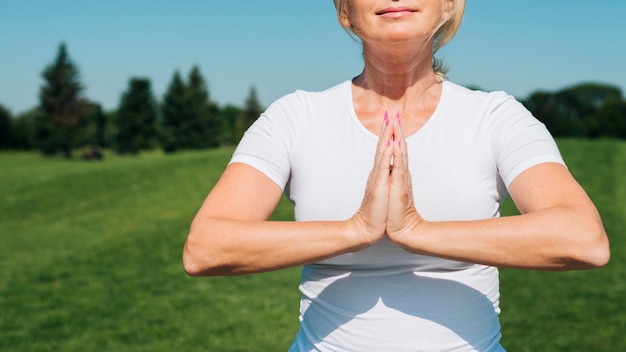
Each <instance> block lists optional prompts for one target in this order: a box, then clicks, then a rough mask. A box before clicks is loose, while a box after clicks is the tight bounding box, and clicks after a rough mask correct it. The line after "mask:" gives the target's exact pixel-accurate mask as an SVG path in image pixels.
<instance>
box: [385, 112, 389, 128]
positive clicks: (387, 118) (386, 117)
mask: <svg viewBox="0 0 626 352" xmlns="http://www.w3.org/2000/svg"><path fill="white" fill-rule="evenodd" d="M387 125H389V111H387V110H385V126H387Z"/></svg>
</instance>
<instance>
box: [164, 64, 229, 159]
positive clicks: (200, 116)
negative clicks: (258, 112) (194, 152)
mask: <svg viewBox="0 0 626 352" xmlns="http://www.w3.org/2000/svg"><path fill="white" fill-rule="evenodd" d="M213 110H216V109H214V108H213V105H212V104H211V102H210V100H209V92H208V89H207V87H206V83H205V80H204V77H202V73H201V72H200V69H199V68H198V67H197V66H194V67H193V68H192V70H191V71H190V73H189V83H188V84H187V85H185V82H183V80H182V78H181V76H180V74H179V73H178V72H175V73H174V76H173V77H172V81H171V82H170V85H169V87H168V89H167V92H166V93H165V96H164V97H163V104H162V105H161V113H162V117H163V118H162V121H161V134H160V136H161V146H162V148H163V149H164V150H165V151H166V152H173V151H176V150H178V149H200V148H207V147H212V146H215V145H217V144H218V136H217V134H218V133H219V131H218V120H217V113H216V112H214V111H213Z"/></svg>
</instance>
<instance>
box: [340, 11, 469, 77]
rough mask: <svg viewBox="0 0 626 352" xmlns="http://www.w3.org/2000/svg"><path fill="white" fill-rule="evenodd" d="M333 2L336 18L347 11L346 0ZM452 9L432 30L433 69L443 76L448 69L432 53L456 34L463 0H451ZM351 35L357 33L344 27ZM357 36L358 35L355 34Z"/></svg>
mask: <svg viewBox="0 0 626 352" xmlns="http://www.w3.org/2000/svg"><path fill="white" fill-rule="evenodd" d="M333 1H334V2H335V8H336V9H337V18H340V17H341V15H342V13H345V12H346V11H347V9H346V6H347V4H348V0H333ZM453 3H454V4H453V5H452V6H453V7H452V11H451V12H450V16H449V17H448V18H442V19H441V23H440V24H439V26H438V27H437V28H436V29H435V30H434V31H433V34H432V37H431V38H432V40H433V69H434V70H435V72H436V73H437V74H438V75H440V76H444V77H445V74H446V72H447V71H448V68H447V67H445V65H444V64H443V62H441V60H439V59H437V58H435V57H434V54H435V53H436V52H437V51H438V50H439V49H441V48H442V47H443V46H444V45H446V44H447V43H448V42H449V41H450V40H451V39H452V38H453V37H454V35H455V34H456V32H457V31H458V30H459V27H460V26H461V21H462V20H463V13H464V12H465V0H453ZM344 29H345V30H346V31H348V33H349V34H351V35H357V34H356V33H355V32H354V31H353V30H352V29H350V28H346V27H344ZM357 36H358V35H357Z"/></svg>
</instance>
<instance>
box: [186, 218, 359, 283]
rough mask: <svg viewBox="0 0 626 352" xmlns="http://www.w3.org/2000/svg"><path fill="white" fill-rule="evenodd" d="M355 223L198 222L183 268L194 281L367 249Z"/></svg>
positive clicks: (302, 262) (281, 266)
mask: <svg viewBox="0 0 626 352" xmlns="http://www.w3.org/2000/svg"><path fill="white" fill-rule="evenodd" d="M352 228H353V227H352V226H351V224H350V221H320V222H293V221H292V222H271V221H239V220H229V219H197V220H194V223H193V224H192V226H191V229H190V233H189V236H188V238H187V242H186V243H185V248H184V253H183V263H184V266H185V270H186V271H187V273H188V274H190V275H193V276H213V275H239V274H248V273H256V272H265V271H270V270H276V269H282V268H287V267H293V266H298V265H303V264H308V263H312V262H317V261H320V260H324V259H327V258H330V257H333V256H337V255H340V254H344V253H348V252H353V251H357V250H360V249H363V248H364V247H365V246H367V245H366V244H364V243H363V241H360V239H359V238H358V235H355V232H354V231H353V230H352Z"/></svg>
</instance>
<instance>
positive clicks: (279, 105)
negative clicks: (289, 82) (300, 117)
mask: <svg viewBox="0 0 626 352" xmlns="http://www.w3.org/2000/svg"><path fill="white" fill-rule="evenodd" d="M289 100H290V97H289V96H287V97H283V98H281V99H279V100H278V101H276V102H274V103H273V104H272V105H271V106H270V107H269V108H268V109H267V110H266V111H265V112H264V113H262V114H261V115H260V116H259V118H258V119H257V120H256V121H255V122H254V124H252V126H250V128H249V129H248V130H247V131H246V132H245V134H244V136H243V138H242V139H241V141H240V142H239V145H238V146H237V148H236V149H235V153H234V154H233V157H232V158H231V160H230V163H244V164H247V165H250V166H252V167H254V168H256V169H257V170H259V171H261V172H262V173H263V174H265V175H266V176H267V177H269V178H270V179H271V180H272V181H274V182H275V183H276V184H277V185H278V186H279V187H280V188H281V189H282V190H284V189H285V185H286V184H287V181H288V180H289V174H290V161H289V146H290V145H291V142H292V140H293V130H294V129H293V120H292V119H291V118H290V113H289V111H290V110H291V109H288V106H289V104H288V101H289Z"/></svg>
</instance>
